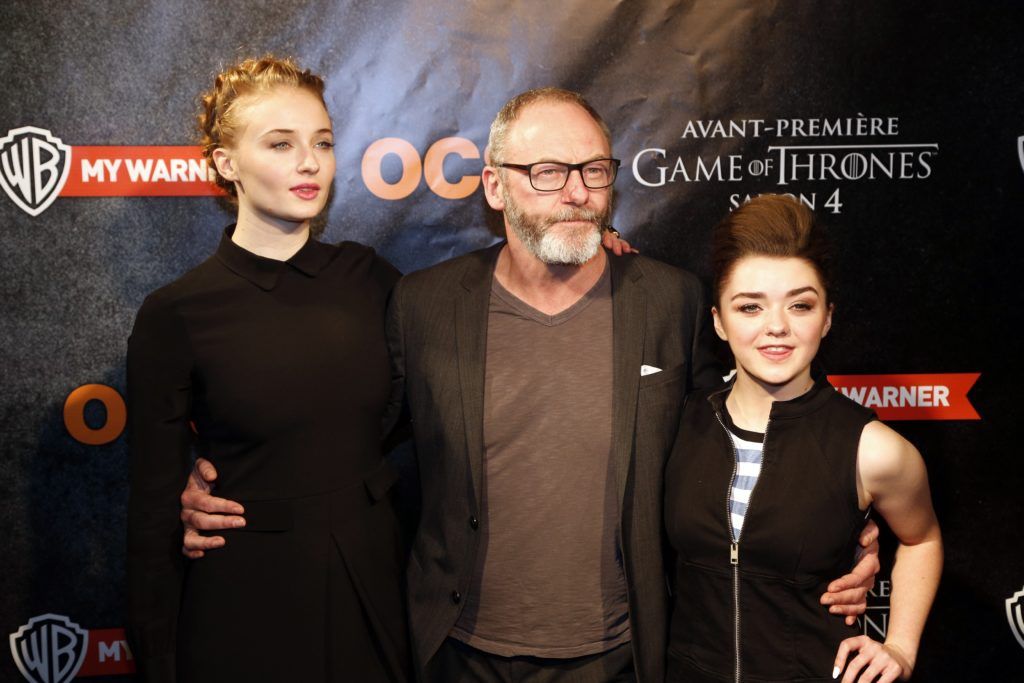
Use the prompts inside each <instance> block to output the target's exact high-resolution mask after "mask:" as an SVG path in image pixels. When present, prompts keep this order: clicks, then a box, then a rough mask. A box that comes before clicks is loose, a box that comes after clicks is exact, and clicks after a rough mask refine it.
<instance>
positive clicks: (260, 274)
mask: <svg viewBox="0 0 1024 683" xmlns="http://www.w3.org/2000/svg"><path fill="white" fill-rule="evenodd" d="M234 231H235V226H234V225H229V226H228V227H227V228H225V230H224V234H223V235H222V236H221V238H220V245H219V246H218V247H217V259H218V260H219V261H220V262H221V263H223V264H224V265H225V266H227V268H228V269H229V270H231V271H232V272H233V273H235V274H236V275H239V276H241V277H244V278H245V279H246V280H248V281H249V282H251V283H253V284H254V285H256V286H257V287H259V288H260V289H263V290H266V291H270V290H271V289H273V288H274V287H276V286H277V282H278V280H279V279H280V277H281V273H283V272H284V271H285V269H286V268H289V267H290V268H294V269H295V270H297V271H299V272H300V273H302V274H304V275H307V276H308V277H316V276H317V275H318V274H319V273H320V271H321V270H323V269H324V268H325V267H326V266H327V264H328V263H329V262H330V260H331V252H332V250H331V248H330V247H329V246H328V245H326V244H323V243H322V242H318V241H317V240H315V239H313V238H312V237H310V238H309V239H307V240H306V243H305V244H303V245H302V248H301V249H299V250H298V251H297V252H295V254H293V255H292V257H291V258H289V259H288V260H287V261H278V260H276V259H272V258H267V257H265V256H258V255H256V254H254V253H252V252H251V251H248V250H246V249H243V248H242V247H240V246H238V245H237V244H235V243H234V242H232V241H231V235H232V233H233V232H234Z"/></svg>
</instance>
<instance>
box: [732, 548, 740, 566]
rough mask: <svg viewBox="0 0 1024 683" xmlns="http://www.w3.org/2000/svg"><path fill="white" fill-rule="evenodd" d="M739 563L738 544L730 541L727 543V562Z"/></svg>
mask: <svg viewBox="0 0 1024 683" xmlns="http://www.w3.org/2000/svg"><path fill="white" fill-rule="evenodd" d="M739 563H740V544H739V543H732V544H730V545H729V564H739Z"/></svg>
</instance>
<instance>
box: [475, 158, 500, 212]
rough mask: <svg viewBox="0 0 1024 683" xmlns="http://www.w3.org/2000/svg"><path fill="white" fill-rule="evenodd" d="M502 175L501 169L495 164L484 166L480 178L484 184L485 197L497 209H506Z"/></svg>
mask: <svg viewBox="0 0 1024 683" xmlns="http://www.w3.org/2000/svg"><path fill="white" fill-rule="evenodd" d="M501 175H502V174H501V171H500V170H499V169H497V168H495V167H494V166H484V170H483V172H482V173H481V174H480V180H481V183H482V184H483V186H484V197H486V198H487V203H488V204H489V205H490V207H491V208H492V209H494V210H495V211H504V210H505V198H504V196H502V192H501V190H502V187H503V184H502V183H503V180H502V178H501Z"/></svg>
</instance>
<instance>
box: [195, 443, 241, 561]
mask: <svg viewBox="0 0 1024 683" xmlns="http://www.w3.org/2000/svg"><path fill="white" fill-rule="evenodd" d="M216 480H217V468H215V467H214V466H213V463H211V462H210V461H209V460H206V459H204V458H198V459H197V460H196V464H195V465H194V466H193V467H192V472H191V473H190V474H189V475H188V482H187V483H186V484H185V490H184V491H182V492H181V522H182V524H184V525H185V536H184V539H183V542H182V547H181V552H182V553H183V554H184V555H185V556H186V557H188V558H191V559H193V560H197V559H199V558H200V557H202V556H203V555H205V554H206V551H207V550H213V549H215V548H220V547H222V546H223V545H224V543H225V541H224V537H223V536H204V535H202V534H201V533H199V532H200V531H211V530H216V529H237V528H239V527H243V526H245V518H244V517H242V516H241V515H243V514H245V508H243V507H242V506H241V505H240V504H239V503H236V502H235V501H233V500H228V499H227V498H218V497H216V496H214V495H213V494H212V493H211V491H212V490H213V483H214V482H215V481H216Z"/></svg>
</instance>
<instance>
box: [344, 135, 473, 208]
mask: <svg viewBox="0 0 1024 683" xmlns="http://www.w3.org/2000/svg"><path fill="white" fill-rule="evenodd" d="M392 154H393V155H395V156H397V157H398V159H399V161H401V163H402V175H401V177H400V178H399V179H398V180H397V181H395V182H388V181H387V180H385V179H384V175H383V173H382V166H383V163H384V158H385V157H387V156H388V155H392ZM452 154H455V155H457V156H459V157H461V158H463V159H479V158H480V150H479V149H477V146H476V145H475V144H473V142H472V141H470V140H467V139H466V138H457V137H451V138H442V139H440V140H438V141H437V142H435V143H434V144H433V145H431V146H430V149H428V150H427V153H426V154H424V155H423V159H422V160H421V159H420V155H419V152H417V151H416V148H415V147H413V146H412V143H410V142H408V141H407V140H403V139H402V138H381V139H380V140H376V141H374V142H373V144H371V145H370V146H369V147H367V148H366V152H364V153H363V163H362V174H363V183H364V184H365V185H366V187H367V189H368V190H370V192H372V193H373V194H375V195H376V196H378V197H380V198H381V199H391V200H395V199H405V198H406V197H408V196H409V195H411V194H412V193H413V192H414V191H415V190H416V188H417V187H419V185H420V180H421V179H423V178H426V181H427V187H429V188H430V190H431V191H432V192H433V193H434V194H436V195H437V196H439V197H443V198H444V199H463V198H465V197H468V196H469V195H471V194H473V193H474V192H476V188H477V187H479V186H480V176H479V175H464V176H462V177H461V178H459V180H458V181H456V182H454V183H453V182H450V181H449V180H448V179H447V178H446V177H445V175H444V161H445V159H447V158H448V157H449V156H450V155H452Z"/></svg>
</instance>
